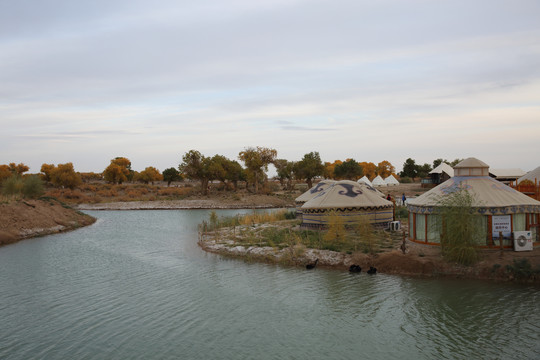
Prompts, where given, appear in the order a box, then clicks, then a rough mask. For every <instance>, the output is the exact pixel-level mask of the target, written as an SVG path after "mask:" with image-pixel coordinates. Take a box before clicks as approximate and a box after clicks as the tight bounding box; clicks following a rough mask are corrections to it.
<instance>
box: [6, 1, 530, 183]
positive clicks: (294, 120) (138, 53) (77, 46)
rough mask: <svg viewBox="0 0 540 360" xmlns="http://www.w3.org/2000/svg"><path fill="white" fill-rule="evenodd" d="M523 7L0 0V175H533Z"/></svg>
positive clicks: (434, 3) (527, 34)
mask: <svg viewBox="0 0 540 360" xmlns="http://www.w3.org/2000/svg"><path fill="white" fill-rule="evenodd" d="M539 19H540V2H538V1H535V0H531V1H525V0H516V1H494V0H486V1H459V0H452V1H428V0H425V1H422V0H417V1H401V0H393V1H392V0H387V1H376V2H375V1H363V0H352V1H340V0H334V1H313V0H310V1H302V0H298V1H292V0H287V1H276V0H270V1H260V0H259V1H247V0H246V1H242V0H237V1H229V0H227V1H224V0H221V1H199V2H193V1H166V0H156V1H153V2H149V1H120V0H107V1H88V2H81V1H71V0H65V1H64V0H56V1H54V0H26V1H22V0H3V1H0V128H1V129H2V141H1V142H0V164H5V163H9V162H17V163H18V162H24V163H26V164H28V165H29V166H31V171H32V172H38V171H39V168H40V166H41V164H43V163H54V164H58V163H65V162H73V163H74V165H75V169H76V170H78V171H96V172H100V171H102V170H103V169H104V168H105V167H106V166H107V165H108V164H109V161H110V159H112V158H114V157H116V156H126V157H128V158H129V159H130V160H131V161H132V167H133V168H134V169H135V170H139V171H140V170H143V169H144V168H145V167H147V166H156V167H157V168H158V169H160V170H164V169H165V168H167V167H171V166H177V165H178V163H179V161H180V158H181V156H182V155H183V154H184V153H185V152H186V151H188V150H191V149H197V150H199V151H201V152H202V153H203V154H205V155H208V156H212V155H214V154H222V155H225V156H227V157H229V158H231V159H236V158H237V156H238V153H239V152H240V151H241V150H243V149H244V148H245V147H248V146H265V147H272V148H275V149H276V150H277V151H278V157H280V158H286V159H288V160H299V159H301V158H302V156H303V155H304V154H305V153H308V152H311V151H319V152H320V154H321V157H322V159H323V161H334V160H336V159H340V160H345V159H346V158H354V159H356V160H357V161H371V162H374V163H378V162H380V161H382V160H388V161H390V162H391V163H392V164H393V165H394V166H395V167H396V168H397V170H398V171H399V170H401V167H402V164H403V162H404V161H405V160H406V159H407V158H409V157H411V158H413V159H415V160H416V161H417V163H425V162H427V163H431V162H432V161H433V160H434V159H436V158H446V159H448V160H453V159H455V158H466V157H470V156H474V157H477V158H479V159H481V160H483V161H484V162H486V163H488V164H489V165H490V166H491V167H492V168H516V167H520V168H522V169H523V170H526V171H528V170H532V169H533V168H536V167H537V166H540V156H539V155H540V66H539V64H540V21H539Z"/></svg>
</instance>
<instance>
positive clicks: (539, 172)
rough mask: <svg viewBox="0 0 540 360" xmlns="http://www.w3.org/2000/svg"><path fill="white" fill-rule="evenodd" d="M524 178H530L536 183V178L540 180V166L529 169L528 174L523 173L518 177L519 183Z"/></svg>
mask: <svg viewBox="0 0 540 360" xmlns="http://www.w3.org/2000/svg"><path fill="white" fill-rule="evenodd" d="M524 180H530V181H532V182H533V183H534V181H535V180H538V182H540V166H539V167H537V168H536V169H534V170H532V171H529V172H528V173H527V174H525V175H523V176H522V177H520V178H519V179H517V182H518V184H519V183H520V182H522V181H524Z"/></svg>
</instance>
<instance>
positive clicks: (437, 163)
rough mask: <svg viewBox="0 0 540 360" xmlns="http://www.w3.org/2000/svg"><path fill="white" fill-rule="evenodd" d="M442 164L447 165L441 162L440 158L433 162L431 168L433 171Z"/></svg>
mask: <svg viewBox="0 0 540 360" xmlns="http://www.w3.org/2000/svg"><path fill="white" fill-rule="evenodd" d="M443 162H445V163H447V164H448V161H446V160H443V159H441V158H439V159H435V160H433V168H434V169H435V168H436V167H437V166H439V165H441V164H442V163H443Z"/></svg>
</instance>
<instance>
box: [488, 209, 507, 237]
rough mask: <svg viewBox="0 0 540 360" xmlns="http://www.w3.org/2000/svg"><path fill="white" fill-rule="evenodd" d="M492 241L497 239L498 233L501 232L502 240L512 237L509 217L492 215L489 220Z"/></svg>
mask: <svg viewBox="0 0 540 360" xmlns="http://www.w3.org/2000/svg"><path fill="white" fill-rule="evenodd" d="M491 222H492V224H493V226H492V232H493V239H498V238H499V233H500V232H502V235H503V238H504V239H510V238H511V237H512V225H511V224H510V222H511V216H510V215H494V216H492V218H491Z"/></svg>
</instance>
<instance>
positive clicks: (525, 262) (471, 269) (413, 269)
mask: <svg viewBox="0 0 540 360" xmlns="http://www.w3.org/2000/svg"><path fill="white" fill-rule="evenodd" d="M215 239H216V237H215V235H214V234H213V233H208V234H205V235H201V236H200V239H199V246H201V248H202V249H204V250H205V251H208V252H212V253H217V254H221V255H224V256H231V257H238V258H243V259H245V260H246V261H262V262H268V263H279V264H283V265H287V266H299V267H305V266H306V265H307V264H313V263H314V262H315V260H316V259H318V264H317V266H318V267H323V268H332V269H336V270H340V271H348V269H349V267H350V266H351V265H353V264H356V265H359V266H360V267H361V268H362V269H363V270H362V271H366V270H368V269H369V268H370V266H372V267H375V268H376V269H377V272H379V273H385V274H396V275H408V276H418V277H430V278H434V277H450V278H466V279H480V280H496V281H519V282H527V283H534V284H540V247H536V248H535V249H534V250H533V251H529V252H514V251H512V250H504V251H502V252H501V251H500V250H480V258H481V260H480V261H479V262H478V263H476V264H475V265H473V266H463V265H459V264H455V263H451V262H448V261H446V260H445V259H444V258H443V256H442V255H441V248H440V247H438V246H429V245H421V244H417V243H414V242H410V241H406V244H405V245H406V250H405V253H403V251H402V250H401V245H400V246H397V247H395V248H393V249H388V250H385V251H383V252H380V253H377V254H373V255H371V254H365V253H361V252H357V253H353V254H346V253H342V252H335V251H329V250H317V249H309V248H304V249H301V250H300V251H298V249H291V248H284V249H278V248H273V247H258V246H242V245H239V244H237V243H235V242H233V241H230V240H229V241H227V240H225V241H223V240H215Z"/></svg>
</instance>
